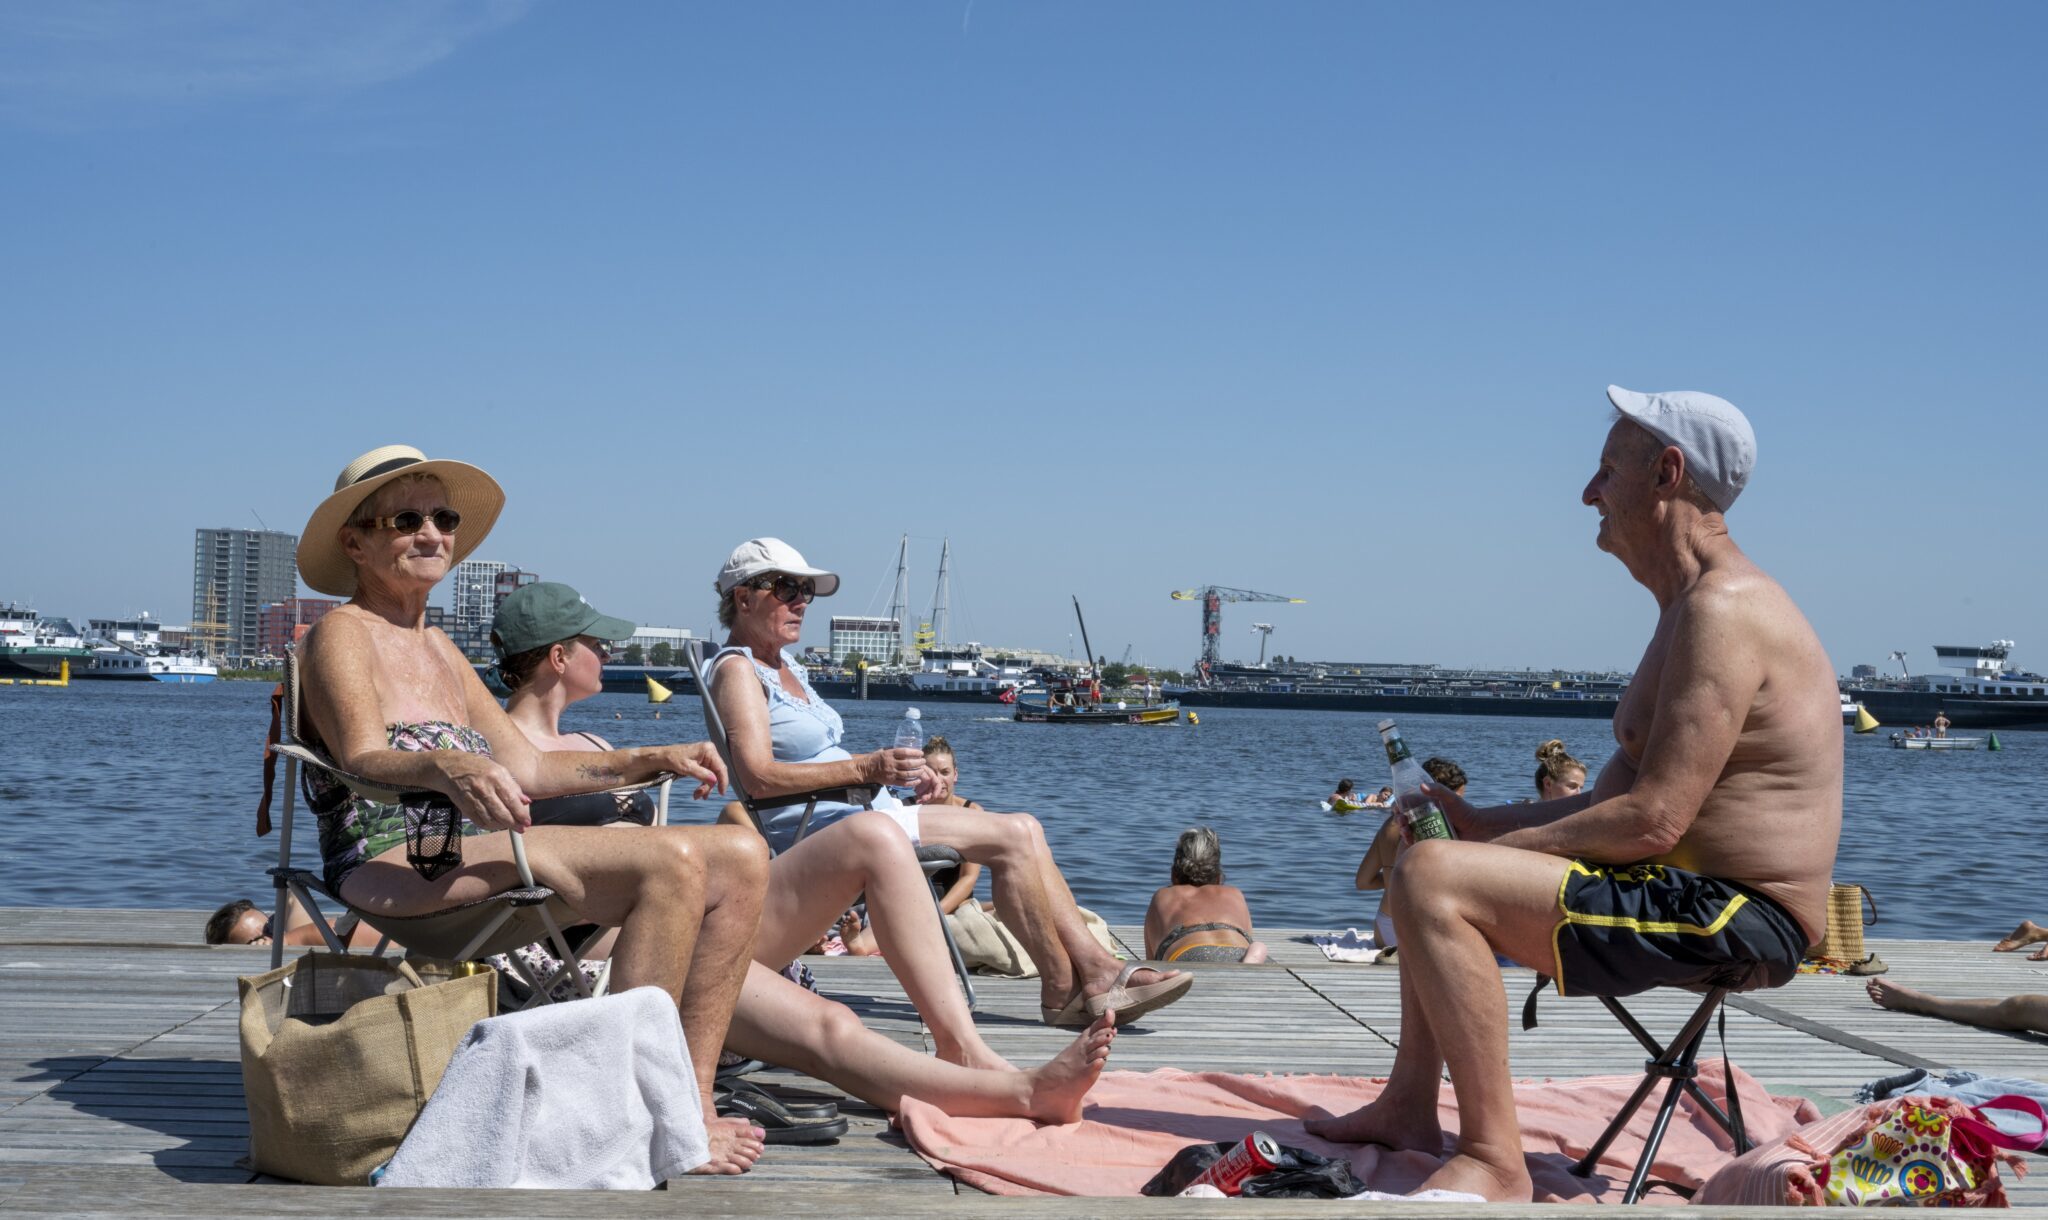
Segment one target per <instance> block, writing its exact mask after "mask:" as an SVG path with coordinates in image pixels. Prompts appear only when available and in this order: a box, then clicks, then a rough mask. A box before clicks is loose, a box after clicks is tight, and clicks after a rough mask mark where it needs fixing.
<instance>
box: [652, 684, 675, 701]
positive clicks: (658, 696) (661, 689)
mask: <svg viewBox="0 0 2048 1220" xmlns="http://www.w3.org/2000/svg"><path fill="white" fill-rule="evenodd" d="M674 694H675V692H674V691H672V690H670V689H669V688H668V687H666V686H663V685H662V684H661V683H659V682H656V681H655V680H654V679H652V678H649V679H647V701H648V702H649V703H667V702H668V701H669V699H670V698H671V697H672V696H673V695H674Z"/></svg>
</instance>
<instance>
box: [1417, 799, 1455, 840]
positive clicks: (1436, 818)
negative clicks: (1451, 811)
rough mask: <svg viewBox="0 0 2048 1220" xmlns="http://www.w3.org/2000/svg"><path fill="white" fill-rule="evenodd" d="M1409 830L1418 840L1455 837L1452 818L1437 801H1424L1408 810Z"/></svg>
mask: <svg viewBox="0 0 2048 1220" xmlns="http://www.w3.org/2000/svg"><path fill="white" fill-rule="evenodd" d="M1408 831H1409V833H1410V834H1411V835H1413V836H1414V838H1415V840H1416V841H1417V842H1420V841H1422V840H1423V839H1455V838H1457V837H1458V836H1456V835H1454V834H1452V833H1451V823H1450V820H1449V819H1448V818H1446V817H1444V811H1443V810H1441V809H1438V808H1437V807H1436V802H1435V801H1424V802H1423V803H1422V804H1420V805H1417V806H1416V807H1415V808H1414V809H1411V810H1409V812H1408Z"/></svg>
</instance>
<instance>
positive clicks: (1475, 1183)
mask: <svg viewBox="0 0 2048 1220" xmlns="http://www.w3.org/2000/svg"><path fill="white" fill-rule="evenodd" d="M1416 1189H1417V1190H1462V1191H1464V1192H1466V1193H1467V1194H1474V1195H1478V1196H1480V1197H1481V1198H1483V1199H1487V1200H1489V1201H1491V1202H1494V1203H1528V1202H1531V1201H1532V1200H1534V1198H1535V1197H1536V1184H1535V1183H1534V1182H1532V1181H1530V1180H1529V1166H1528V1163H1527V1162H1526V1161H1524V1160H1523V1159H1522V1158H1521V1157H1519V1156H1517V1157H1515V1158H1514V1164H1513V1165H1511V1166H1510V1165H1495V1164H1493V1163H1491V1162H1489V1161H1486V1160H1483V1159H1481V1158H1479V1157H1476V1156H1473V1155H1471V1154H1470V1153H1466V1152H1459V1153H1455V1154H1453V1155H1452V1157H1451V1159H1450V1160H1448V1161H1445V1162H1444V1164H1443V1168H1441V1169H1439V1170H1437V1171H1436V1172H1435V1173H1433V1174H1430V1175H1429V1176H1428V1177H1427V1178H1424V1179H1423V1181H1422V1185H1420V1186H1418V1187H1416Z"/></svg>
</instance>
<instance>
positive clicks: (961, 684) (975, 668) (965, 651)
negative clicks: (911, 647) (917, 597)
mask: <svg viewBox="0 0 2048 1220" xmlns="http://www.w3.org/2000/svg"><path fill="white" fill-rule="evenodd" d="M908 680H909V683H910V686H911V689H913V690H916V691H921V692H958V693H962V694H977V695H990V696H999V695H1001V694H1002V693H1003V692H1004V691H1005V690H1009V689H1014V688H1021V687H1024V686H1026V685H1028V684H1029V683H1030V679H1029V678H1028V677H1026V676H1025V671H1024V667H1023V666H1022V665H997V664H996V663H995V662H993V661H991V660H989V659H988V658H987V657H985V656H983V655H982V650H981V645H979V644H938V645H934V646H932V647H930V648H927V649H925V650H924V654H923V662H922V663H921V664H920V665H919V667H918V670H917V672H916V673H913V674H911V675H909V679H908Z"/></svg>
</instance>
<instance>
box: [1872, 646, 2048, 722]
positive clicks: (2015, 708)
mask: <svg viewBox="0 0 2048 1220" xmlns="http://www.w3.org/2000/svg"><path fill="white" fill-rule="evenodd" d="M2013 648H2014V644H2013V642H2012V641H2011V640H1993V641H1992V642H1991V643H1989V644H1985V645H1983V646H1981V647H1978V646H1973V645H1967V644H1936V645H1935V646H1934V659H1935V661H1936V663H1937V664H1938V665H1940V667H1941V668H1943V669H1953V670H1960V671H1961V672H1960V673H1956V674H1911V673H1908V674H1904V675H1902V676H1901V677H1898V678H1886V679H1867V680H1865V681H1862V682H1857V683H1851V684H1850V685H1849V686H1847V687H1845V688H1844V693H1845V694H1847V695H1848V696H1849V698H1851V699H1854V700H1855V701H1856V702H1858V703H1861V704H1862V705H1863V706H1864V708H1865V709H1867V710H1868V711H1869V712H1870V714H1871V715H1872V716H1875V717H1877V720H1878V723H1879V724H1883V725H1888V726H1891V727H1893V728H1905V727H1908V726H1913V725H1931V724H1933V723H1934V718H1935V717H1936V716H1946V717H1947V718H1948V722H1949V724H1950V725H1951V726H1952V727H1954V728H1959V729H2039V728H2048V677H2043V676H2042V675H2040V674H2037V673H2029V672H2027V671H2025V670H2020V669H2009V668H2007V667H2006V660H2007V658H2009V657H2010V656H2011V655H2012V650H2013ZM1892 658H1893V659H1894V660H1896V661H1898V662H1899V664H1900V666H1901V668H1902V669H1903V667H1904V665H1905V660H1906V654H1905V653H1903V652H1895V653H1893V654H1892Z"/></svg>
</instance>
